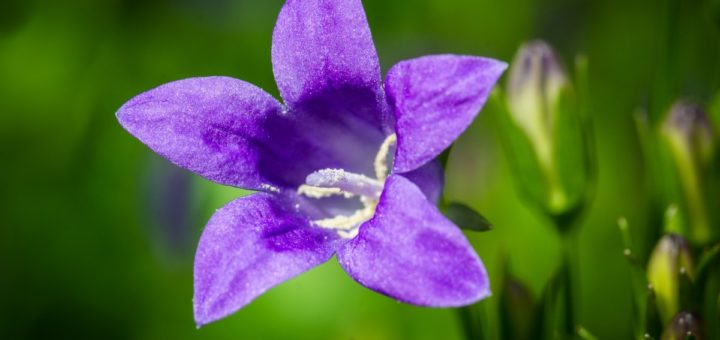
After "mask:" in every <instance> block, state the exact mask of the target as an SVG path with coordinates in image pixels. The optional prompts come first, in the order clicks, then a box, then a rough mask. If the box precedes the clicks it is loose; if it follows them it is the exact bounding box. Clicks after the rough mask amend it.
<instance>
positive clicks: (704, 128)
mask: <svg viewBox="0 0 720 340" xmlns="http://www.w3.org/2000/svg"><path fill="white" fill-rule="evenodd" d="M661 135H662V136H663V140H664V141H665V143H666V145H667V147H668V150H669V153H670V156H671V157H670V158H671V159H672V162H673V164H674V168H675V171H676V173H677V177H678V180H679V184H680V187H681V191H682V196H683V197H682V199H678V201H680V202H683V204H682V205H681V206H682V208H683V209H684V210H685V211H686V213H685V215H686V216H687V217H688V219H689V220H688V222H689V223H687V226H688V229H689V230H688V233H689V234H688V236H689V237H690V239H691V240H692V241H694V242H697V243H699V244H705V243H707V242H708V241H709V240H710V238H711V237H712V235H711V231H712V229H711V227H710V226H711V225H712V223H711V220H712V219H711V216H710V214H709V213H710V211H709V208H708V205H709V202H708V200H709V199H710V197H709V196H708V195H709V194H710V193H709V192H708V190H707V185H708V178H709V176H710V175H711V172H712V171H711V166H712V162H713V158H714V156H715V154H716V147H717V145H716V140H715V137H714V134H713V128H712V125H711V123H710V120H709V119H708V117H707V115H706V114H705V112H704V111H703V110H702V109H701V108H700V107H699V106H697V105H695V104H692V103H689V102H686V101H678V102H676V103H675V104H674V105H673V106H672V108H671V109H670V112H669V113H668V115H667V117H666V118H665V120H664V122H663V124H662V128H661Z"/></svg>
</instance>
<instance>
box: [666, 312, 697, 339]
mask: <svg viewBox="0 0 720 340" xmlns="http://www.w3.org/2000/svg"><path fill="white" fill-rule="evenodd" d="M701 333H702V329H701V326H700V320H699V319H698V318H697V317H696V316H695V315H693V314H691V313H688V312H680V313H678V314H677V315H675V317H673V319H672V321H670V323H669V324H668V325H667V326H666V327H665V330H664V331H663V333H662V340H685V339H696V340H702V334H701Z"/></svg>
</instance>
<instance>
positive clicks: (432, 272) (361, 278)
mask: <svg viewBox="0 0 720 340" xmlns="http://www.w3.org/2000/svg"><path fill="white" fill-rule="evenodd" d="M272 64H273V71H274V74H275V80H276V81H277V84H278V88H279V90H280V95H281V96H282V98H283V100H284V102H285V104H284V105H283V104H281V103H279V102H278V101H277V100H275V99H274V98H273V97H272V96H270V95H268V94H267V93H265V92H264V91H263V90H261V89H259V88H257V87H255V86H253V85H251V84H248V83H246V82H243V81H241V80H237V79H233V78H227V77H206V78H190V79H185V80H180V81H176V82H172V83H169V84H165V85H162V86H160V87H158V88H155V89H153V90H150V91H148V92H145V93H143V94H141V95H139V96H137V97H135V98H133V99H132V100H130V101H129V102H127V103H126V104H125V105H123V107H122V108H120V110H119V111H118V113H117V117H118V120H119V121H120V123H121V124H122V125H123V127H124V128H125V129H127V130H128V131H129V132H130V133H131V134H133V135H134V136H135V137H137V138H138V139H139V140H140V141H142V142H143V143H145V144H147V145H148V146H149V147H150V148H151V149H152V150H154V151H155V152H157V153H158V154H160V155H162V156H164V157H165V158H167V159H168V160H170V161H171V162H173V163H175V164H176V165H178V166H181V167H183V168H186V169H189V170H191V171H193V172H195V173H197V174H199V175H201V176H203V177H205V178H207V179H210V180H212V181H215V182H217V183H220V184H225V185H231V186H236V187H241V188H246V189H251V190H256V191H259V192H258V193H255V194H253V195H250V196H247V197H243V198H240V199H237V200H235V201H233V202H230V203H229V204H228V205H226V206H225V207H223V208H222V209H220V210H218V211H217V212H216V213H215V215H214V216H213V217H212V218H211V219H210V221H209V222H208V224H207V226H206V227H205V231H204V232H203V235H202V237H201V239H200V244H199V245H198V249H197V254H196V257H195V294H194V309H195V320H196V322H197V323H198V325H203V324H206V323H208V322H212V321H214V320H217V319H220V318H223V317H225V316H227V315H229V314H231V313H233V312H235V311H237V310H239V309H240V308H242V307H243V306H245V305H247V304H248V303H249V302H250V301H252V300H253V299H255V298H256V297H257V296H259V295H260V294H262V293H264V292H265V291H267V290H268V289H270V288H271V287H273V286H275V285H277V284H279V283H281V282H283V281H285V280H288V279H290V278H292V277H294V276H296V275H298V274H300V273H302V272H304V271H306V270H309V269H310V268H313V267H315V266H317V265H319V264H321V263H323V262H325V261H327V260H328V259H330V258H331V257H332V256H333V255H334V254H337V258H338V261H339V262H340V265H341V266H342V267H343V268H344V269H345V270H346V271H347V273H348V274H349V275H350V276H351V277H352V278H353V279H355V280H356V281H357V282H359V283H360V284H362V285H363V286H365V287H368V288H370V289H372V290H375V291H377V292H379V293H381V294H385V295H387V296H390V297H392V298H395V299H397V300H399V301H402V302H406V303H411V304H415V305H420V306H432V307H451V306H461V305H467V304H471V303H473V302H475V301H478V300H480V299H482V298H484V297H486V296H488V295H489V294H490V290H489V282H488V277H487V274H486V271H485V268H484V267H483V264H482V262H481V261H480V258H479V257H478V256H477V254H476V253H475V251H474V250H473V248H472V247H471V245H470V244H469V242H468V241H467V239H465V237H464V236H463V234H462V232H461V231H460V230H459V229H458V228H457V227H456V226H455V225H453V224H452V223H451V222H450V221H449V220H447V219H446V218H445V217H443V215H442V214H441V213H440V212H439V211H438V209H437V208H436V207H435V204H434V202H436V201H437V199H438V197H439V195H440V193H441V190H442V169H441V168H440V167H439V165H438V164H437V162H436V161H434V160H433V159H434V158H435V157H436V156H437V155H438V154H439V153H440V152H442V151H443V150H444V149H445V148H447V147H448V146H449V145H450V144H451V143H452V142H453V141H454V140H455V139H456V138H457V137H458V136H459V135H460V134H461V133H462V131H463V130H464V129H465V128H466V127H467V126H468V125H469V124H470V123H471V122H472V120H473V119H474V117H475V116H476V115H477V113H478V111H479V110H480V109H481V108H482V106H483V104H484V103H485V100H486V98H487V96H488V94H489V93H490V90H491V88H492V86H493V85H494V84H495V82H496V81H497V79H498V78H499V77H500V75H501V74H502V72H503V71H504V69H505V68H506V66H507V65H506V64H505V63H503V62H500V61H496V60H492V59H487V58H479V57H470V56H455V55H434V56H426V57H422V58H418V59H413V60H408V61H403V62H400V63H399V64H397V65H395V66H394V67H393V68H392V69H391V70H390V71H389V72H388V75H387V77H386V78H385V82H384V87H383V82H382V81H381V75H380V65H379V61H378V57H377V54H376V52H375V46H374V44H373V41H372V37H371V35H370V29H369V27H368V24H367V19H366V18H365V13H364V10H363V8H362V4H361V2H360V0H334V1H330V0H288V1H287V2H286V4H285V5H284V6H283V8H282V10H281V11H280V15H279V17H278V21H277V24H276V26H275V32H274V34H273V44H272Z"/></svg>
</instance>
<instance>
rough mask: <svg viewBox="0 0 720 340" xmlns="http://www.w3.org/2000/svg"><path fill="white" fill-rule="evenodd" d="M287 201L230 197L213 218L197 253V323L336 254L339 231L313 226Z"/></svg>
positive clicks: (218, 315)
mask: <svg viewBox="0 0 720 340" xmlns="http://www.w3.org/2000/svg"><path fill="white" fill-rule="evenodd" d="M286 205H287V204H285V202H284V201H282V200H281V198H280V197H279V196H272V195H270V194H265V193H258V194H254V195H252V196H248V197H244V198H240V199H237V200H235V201H232V202H230V203H229V204H228V205H226V206H225V207H223V208H222V209H220V210H218V211H217V212H216V213H215V215H213V217H212V218H211V219H210V222H208V224H207V226H206V227H205V231H204V232H203V235H202V237H201V238H200V244H199V245H198V249H197V253H196V255H195V296H194V298H193V302H194V308H195V322H196V323H197V324H198V325H199V326H201V325H204V324H207V323H209V322H212V321H215V320H218V319H220V318H223V317H225V316H227V315H229V314H231V313H233V312H235V311H237V310H238V309H240V308H242V307H243V306H245V305H247V304H248V303H250V301H252V300H253V299H255V298H256V297H257V296H259V295H260V294H262V293H264V292H265V291H267V290H268V289H270V288H272V287H273V286H275V285H277V284H279V283H281V282H283V281H286V280H288V279H290V278H292V277H294V276H296V275H298V274H301V273H303V272H305V271H307V270H308V269H310V268H313V267H315V266H317V265H319V264H321V263H323V262H325V261H327V260H328V259H330V258H331V257H332V255H333V253H334V250H335V249H336V247H337V242H339V241H338V238H337V236H336V235H335V234H334V233H330V232H328V231H325V230H323V229H318V228H312V227H311V226H310V224H309V221H308V220H307V219H306V218H305V217H301V216H300V215H298V214H297V213H295V212H294V211H293V210H292V209H290V208H288V207H286Z"/></svg>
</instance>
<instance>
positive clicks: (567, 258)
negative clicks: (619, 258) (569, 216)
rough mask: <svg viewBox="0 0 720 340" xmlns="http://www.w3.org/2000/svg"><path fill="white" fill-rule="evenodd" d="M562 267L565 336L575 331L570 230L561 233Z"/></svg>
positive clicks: (571, 236) (573, 245) (572, 248)
mask: <svg viewBox="0 0 720 340" xmlns="http://www.w3.org/2000/svg"><path fill="white" fill-rule="evenodd" d="M561 236H562V239H561V243H562V250H563V258H562V268H561V269H560V275H562V283H561V284H562V287H563V289H562V298H563V311H564V319H563V333H564V334H565V335H567V336H572V334H574V333H575V327H576V325H577V322H576V321H577V320H576V319H575V316H576V314H575V311H576V306H575V301H576V300H575V299H574V297H575V294H574V286H573V283H574V279H573V273H574V272H575V266H574V263H573V259H574V258H575V251H574V247H575V242H574V238H573V235H572V230H568V231H566V232H564V233H562V235H561Z"/></svg>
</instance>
